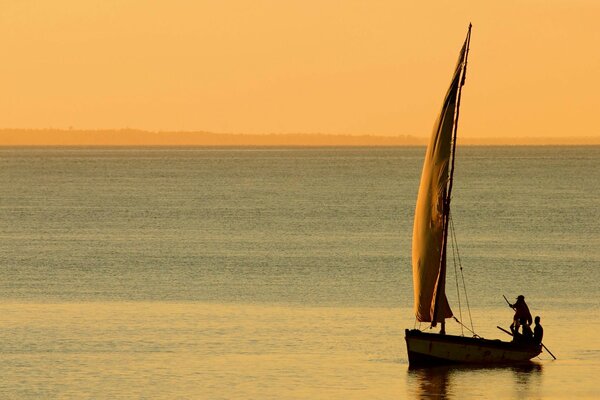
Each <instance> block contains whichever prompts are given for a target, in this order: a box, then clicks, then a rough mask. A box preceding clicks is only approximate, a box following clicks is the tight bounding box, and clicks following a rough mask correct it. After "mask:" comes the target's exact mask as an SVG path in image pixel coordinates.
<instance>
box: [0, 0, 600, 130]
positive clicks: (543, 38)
mask: <svg viewBox="0 0 600 400" xmlns="http://www.w3.org/2000/svg"><path fill="white" fill-rule="evenodd" d="M421 3H423V4H421ZM598 21H600V1H597V0H568V1H567V0H565V1H563V0H547V1H541V0H539V1H538V0H523V1H512V0H504V1H481V0H480V1H464V0H455V1H436V2H416V1H403V0H370V1H366V0H365V1H356V0H344V1H341V0H338V1H334V0H318V1H317V0H210V1H208V0H168V1H166V0H0V48H1V49H2V50H3V51H2V62H0V88H1V89H0V128H40V129H41V128H66V129H68V128H69V127H74V128H75V129H121V128H132V129H144V130H153V131H169V130H170V131H210V132H223V133H254V134H256V133H327V134H351V135H355V134H376V135H415V136H428V135H429V133H430V131H431V128H432V126H433V123H434V120H435V117H436V114H437V113H438V111H439V108H440V106H441V101H442V97H443V95H444V94H445V91H446V89H447V87H448V85H449V82H450V77H451V74H452V71H453V68H454V65H455V63H456V59H457V56H458V52H459V50H460V47H461V45H462V42H463V40H464V38H465V35H466V32H467V27H468V24H469V22H472V23H473V35H472V40H471V52H470V56H469V69H468V75H467V81H466V86H465V87H464V89H463V97H462V108H461V120H460V127H459V132H460V135H463V136H464V137H502V136H510V137H557V136H590V137H599V136H600V129H599V128H598V123H597V117H596V114H597V112H598V109H599V107H600V94H599V93H600V23H599V22H598Z"/></svg>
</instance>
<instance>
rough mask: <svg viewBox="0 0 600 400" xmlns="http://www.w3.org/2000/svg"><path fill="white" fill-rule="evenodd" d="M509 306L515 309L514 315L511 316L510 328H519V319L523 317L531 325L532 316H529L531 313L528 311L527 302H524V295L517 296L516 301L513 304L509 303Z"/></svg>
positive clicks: (516, 329)
mask: <svg viewBox="0 0 600 400" xmlns="http://www.w3.org/2000/svg"><path fill="white" fill-rule="evenodd" d="M509 306H510V307H511V308H512V309H514V310H515V316H514V317H513V322H512V324H511V325H510V330H511V331H512V330H515V331H518V330H519V326H520V325H521V323H520V320H521V319H524V320H525V323H526V324H527V325H531V322H533V318H531V313H530V312H529V307H528V306H527V303H525V296H523V295H522V294H521V295H519V296H518V297H517V301H516V302H515V304H510V303H509Z"/></svg>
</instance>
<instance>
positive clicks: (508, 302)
mask: <svg viewBox="0 0 600 400" xmlns="http://www.w3.org/2000/svg"><path fill="white" fill-rule="evenodd" d="M502 297H504V300H506V303H507V304H508V306H509V307H510V308H512V305H511V304H510V301H508V299H507V298H506V296H505V295H502Z"/></svg>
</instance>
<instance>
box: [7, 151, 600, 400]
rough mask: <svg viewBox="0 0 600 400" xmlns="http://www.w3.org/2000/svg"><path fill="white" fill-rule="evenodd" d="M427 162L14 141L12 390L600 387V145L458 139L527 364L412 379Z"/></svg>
mask: <svg viewBox="0 0 600 400" xmlns="http://www.w3.org/2000/svg"><path fill="white" fill-rule="evenodd" d="M423 155H424V148H395V149H6V148H5V149H0V184H1V187H2V193H1V194H0V243H1V244H0V271H1V277H2V279H1V280H0V376H2V380H0V397H2V398H129V397H132V398H206V399H219V398H223V399H230V398H252V399H258V398H261V399H268V398H273V399H281V398H292V399H295V398H311V399H312V398H334V399H335V398H339V399H348V398H355V399H364V398H381V399H388V398H389V399H392V398H393V399H398V398H419V397H420V398H430V397H433V398H435V397H438V398H444V397H447V398H457V399H458V398H460V399H462V398H575V397H578V398H595V397H598V396H600V389H598V387H597V385H596V381H597V376H598V375H600V339H598V336H597V334H598V332H599V331H600V322H599V321H598V317H599V311H600V284H599V283H598V280H597V278H596V276H597V271H598V264H599V263H600V225H599V222H600V147H539V148H535V147H506V148H504V147H493V148H486V147H467V148H460V149H459V153H458V157H459V159H458V160H457V171H456V179H457V181H456V183H455V186H454V200H453V207H454V208H453V218H454V223H455V226H456V234H457V238H458V242H459V246H460V257H461V260H462V264H463V268H464V274H465V279H466V282H467V289H468V294H469V301H470V304H471V313H472V315H473V319H474V326H475V330H476V331H477V333H479V334H480V335H481V336H484V337H488V338H503V339H505V337H503V336H502V335H504V334H503V333H502V332H500V331H499V330H497V329H496V328H495V327H496V325H504V326H507V325H508V324H509V323H510V320H511V317H512V312H511V311H510V309H508V307H506V305H505V303H504V300H503V299H502V294H506V295H507V296H509V297H512V298H514V297H515V296H516V295H517V294H524V295H525V296H526V298H527V300H528V303H529V305H530V307H531V308H532V312H533V313H534V314H540V315H541V316H542V323H543V325H544V328H545V343H546V345H547V346H548V347H549V348H550V349H551V350H552V352H553V353H554V354H555V355H557V356H558V358H559V360H558V361H551V360H550V356H549V355H547V354H542V356H541V357H540V359H539V360H537V364H535V365H534V366H532V367H530V368H496V369H476V370H473V369H461V368H452V369H435V370H424V371H409V370H408V369H407V359H406V350H405V344H404V338H403V330H404V328H412V327H413V326H414V317H413V314H412V311H411V309H410V308H411V305H412V286H411V284H412V283H411V279H412V278H411V270H410V238H411V229H412V216H413V209H414V203H415V198H416V192H417V186H418V181H419V178H420V170H421V164H422V157H423ZM450 272H451V273H449V280H448V296H449V299H450V301H451V303H452V304H453V305H454V311H455V314H456V315H457V316H458V315H460V310H459V309H458V306H457V303H458V299H457V295H456V290H455V287H456V283H455V282H456V280H455V276H454V275H453V267H451V271H450ZM461 285H462V283H461ZM461 302H462V304H463V309H462V315H463V319H464V320H466V319H467V311H466V309H465V307H464V302H465V299H464V297H462V298H461ZM449 328H450V329H449V330H450V331H451V332H452V333H460V327H459V326H458V325H457V324H455V323H452V324H451V325H450V326H449ZM465 333H467V334H468V332H465Z"/></svg>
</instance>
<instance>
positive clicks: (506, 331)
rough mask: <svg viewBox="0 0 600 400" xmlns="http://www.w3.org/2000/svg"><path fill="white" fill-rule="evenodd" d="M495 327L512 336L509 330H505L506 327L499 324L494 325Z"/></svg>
mask: <svg viewBox="0 0 600 400" xmlns="http://www.w3.org/2000/svg"><path fill="white" fill-rule="evenodd" d="M496 328H498V329H500V330H501V331H502V332H505V333H508V334H509V335H510V336H512V335H513V334H512V333H510V332H509V331H507V330H506V329H504V328H502V327H500V326H496Z"/></svg>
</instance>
